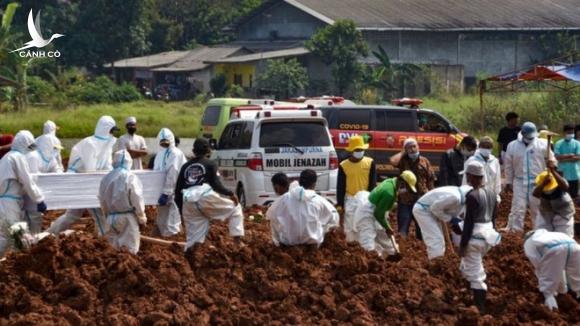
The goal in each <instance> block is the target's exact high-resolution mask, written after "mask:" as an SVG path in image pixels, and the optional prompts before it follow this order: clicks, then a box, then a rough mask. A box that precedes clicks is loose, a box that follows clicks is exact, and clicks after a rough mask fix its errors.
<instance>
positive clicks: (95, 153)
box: [68, 116, 117, 172]
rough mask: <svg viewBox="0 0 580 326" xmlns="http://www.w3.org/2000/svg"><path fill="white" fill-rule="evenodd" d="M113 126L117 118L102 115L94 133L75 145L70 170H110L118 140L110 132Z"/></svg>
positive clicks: (70, 160)
mask: <svg viewBox="0 0 580 326" xmlns="http://www.w3.org/2000/svg"><path fill="white" fill-rule="evenodd" d="M113 127H115V120H113V118H111V117H110V116H102V117H101V118H100V119H99V121H98V122H97V126H96V128H95V133H94V135H93V136H90V137H87V138H85V139H83V140H81V141H80V142H78V143H77V144H76V145H75V146H73V148H72V150H71V155H70V159H69V167H68V171H69V172H93V171H110V170H111V169H112V154H113V146H114V145H115V141H116V140H117V139H116V138H115V137H113V135H111V133H110V131H111V129H112V128H113Z"/></svg>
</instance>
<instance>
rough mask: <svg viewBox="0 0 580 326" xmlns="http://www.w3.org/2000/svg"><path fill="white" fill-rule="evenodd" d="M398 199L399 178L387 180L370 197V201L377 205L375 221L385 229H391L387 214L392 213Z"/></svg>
mask: <svg viewBox="0 0 580 326" xmlns="http://www.w3.org/2000/svg"><path fill="white" fill-rule="evenodd" d="M396 199H397V178H391V179H386V180H385V181H383V182H381V183H380V184H379V185H378V186H377V187H376V188H375V189H373V191H371V193H370V195H369V201H370V202H371V203H372V204H373V205H375V219H377V221H378V222H379V224H381V225H382V226H383V227H384V228H385V229H387V228H390V227H391V226H390V224H389V221H388V220H387V219H385V213H386V212H388V211H390V210H391V209H392V208H393V206H395V202H396Z"/></svg>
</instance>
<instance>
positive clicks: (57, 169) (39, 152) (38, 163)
mask: <svg viewBox="0 0 580 326" xmlns="http://www.w3.org/2000/svg"><path fill="white" fill-rule="evenodd" d="M56 129H57V127H56V124H55V123H54V122H52V121H50V120H48V121H46V122H45V123H44V133H43V134H42V135H41V136H39V137H37V138H36V140H35V142H34V143H35V144H36V151H32V152H30V153H28V154H27V158H28V165H29V166H30V170H31V172H32V173H62V172H63V171H64V168H63V166H62V157H61V155H60V151H61V150H62V144H61V142H60V140H59V139H58V138H57V137H56Z"/></svg>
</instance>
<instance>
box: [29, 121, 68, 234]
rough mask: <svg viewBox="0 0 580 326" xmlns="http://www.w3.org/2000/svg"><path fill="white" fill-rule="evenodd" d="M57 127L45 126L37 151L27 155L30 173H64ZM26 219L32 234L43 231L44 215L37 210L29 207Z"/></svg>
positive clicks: (37, 139) (53, 125) (48, 123)
mask: <svg viewBox="0 0 580 326" xmlns="http://www.w3.org/2000/svg"><path fill="white" fill-rule="evenodd" d="M54 130H56V125H55V124H54V122H52V121H50V120H49V121H47V122H46V123H45V124H44V131H45V133H44V135H42V136H40V137H37V138H36V140H35V142H34V143H35V145H36V150H34V151H31V152H29V153H28V154H26V159H27V160H28V166H29V168H30V173H62V172H63V167H62V160H61V156H60V151H61V149H62V146H61V143H60V140H59V139H58V138H56V136H55V134H54ZM26 219H27V220H28V227H29V230H30V232H31V233H33V234H36V233H39V232H40V231H41V229H42V215H41V214H38V212H37V211H36V209H30V208H29V207H27V210H26Z"/></svg>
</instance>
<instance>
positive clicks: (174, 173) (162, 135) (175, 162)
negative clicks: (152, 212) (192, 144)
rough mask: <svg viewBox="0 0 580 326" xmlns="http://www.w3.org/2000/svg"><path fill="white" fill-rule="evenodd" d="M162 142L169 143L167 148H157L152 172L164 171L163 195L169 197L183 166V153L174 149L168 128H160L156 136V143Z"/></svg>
mask: <svg viewBox="0 0 580 326" xmlns="http://www.w3.org/2000/svg"><path fill="white" fill-rule="evenodd" d="M162 140H168V141H169V147H168V148H163V147H161V146H159V151H158V152H157V155H155V162H154V165H153V170H155V171H165V172H167V176H166V178H165V185H164V186H163V193H164V194H166V195H168V196H171V195H173V192H174V191H175V189H174V188H175V184H176V183H177V177H178V175H179V170H180V169H181V166H182V165H183V164H185V161H186V159H185V155H183V152H182V151H181V150H180V149H179V148H177V147H175V136H174V135H173V132H171V130H169V129H168V128H162V129H161V131H159V134H158V135H157V143H159V142H161V141H162Z"/></svg>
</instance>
